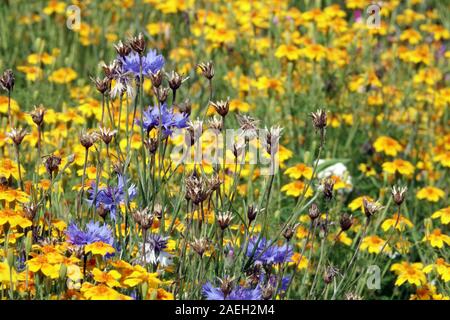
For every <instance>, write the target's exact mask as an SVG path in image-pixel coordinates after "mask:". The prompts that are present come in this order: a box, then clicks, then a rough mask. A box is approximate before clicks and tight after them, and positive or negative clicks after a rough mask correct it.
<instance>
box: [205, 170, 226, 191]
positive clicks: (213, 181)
mask: <svg viewBox="0 0 450 320" xmlns="http://www.w3.org/2000/svg"><path fill="white" fill-rule="evenodd" d="M222 183H223V181H222V179H220V177H219V175H218V174H214V175H212V176H211V178H210V179H209V180H208V185H209V189H210V192H213V191H217V190H219V188H220V185H221V184H222Z"/></svg>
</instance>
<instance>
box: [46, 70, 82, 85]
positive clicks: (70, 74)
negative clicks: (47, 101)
mask: <svg viewBox="0 0 450 320" xmlns="http://www.w3.org/2000/svg"><path fill="white" fill-rule="evenodd" d="M77 76H78V74H77V73H76V72H75V70H73V69H72V68H60V69H57V70H55V71H53V72H52V73H51V74H50V76H49V78H48V80H49V81H50V82H55V83H59V84H64V83H69V82H71V81H73V80H75V79H76V78H77Z"/></svg>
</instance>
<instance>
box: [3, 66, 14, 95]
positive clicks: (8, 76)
mask: <svg viewBox="0 0 450 320" xmlns="http://www.w3.org/2000/svg"><path fill="white" fill-rule="evenodd" d="M14 81H15V78H14V73H13V72H12V70H11V69H8V70H6V71H5V72H3V75H2V76H1V77H0V87H1V88H2V89H3V90H6V91H9V92H11V91H13V89H14Z"/></svg>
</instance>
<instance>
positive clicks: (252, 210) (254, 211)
mask: <svg viewBox="0 0 450 320" xmlns="http://www.w3.org/2000/svg"><path fill="white" fill-rule="evenodd" d="M260 211H263V209H261V210H259V209H258V207H257V206H256V205H254V204H252V205H249V206H248V207H247V218H248V221H249V224H250V223H252V221H253V220H255V219H256V216H257V215H258V213H259V212H260Z"/></svg>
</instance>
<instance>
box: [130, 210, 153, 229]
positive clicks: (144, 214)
mask: <svg viewBox="0 0 450 320" xmlns="http://www.w3.org/2000/svg"><path fill="white" fill-rule="evenodd" d="M132 216H133V219H134V221H135V222H136V223H137V224H138V225H140V226H141V228H142V229H144V230H147V229H149V228H150V227H151V226H152V224H153V220H154V216H153V214H151V213H149V210H148V208H144V209H143V210H136V211H134V212H133V214H132Z"/></svg>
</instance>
